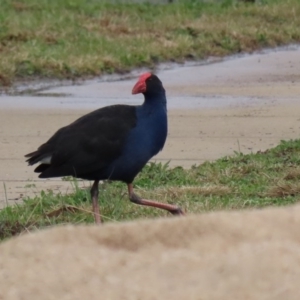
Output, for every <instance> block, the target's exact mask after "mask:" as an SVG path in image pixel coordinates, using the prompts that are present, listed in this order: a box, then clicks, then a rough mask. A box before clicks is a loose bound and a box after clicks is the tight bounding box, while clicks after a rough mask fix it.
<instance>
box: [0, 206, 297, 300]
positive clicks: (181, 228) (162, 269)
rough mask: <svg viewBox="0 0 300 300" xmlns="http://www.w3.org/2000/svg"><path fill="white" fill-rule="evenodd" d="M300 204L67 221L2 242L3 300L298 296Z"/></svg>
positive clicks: (291, 299)
mask: <svg viewBox="0 0 300 300" xmlns="http://www.w3.org/2000/svg"><path fill="white" fill-rule="evenodd" d="M299 227H300V206H299V205H298V206H293V207H290V208H287V207H285V208H282V207H281V208H276V209H275V208H272V209H270V208H269V209H264V210H260V211H259V210H256V211H243V212H218V213H209V214H203V215H196V216H187V217H179V218H164V219H160V220H149V221H139V222H138V221H135V222H130V223H127V224H126V223H122V224H112V223H111V224H107V225H105V226H103V227H101V228H99V227H97V226H77V227H75V226H67V227H56V228H52V229H51V230H47V231H42V232H37V233H33V234H32V233H30V234H26V235H24V236H21V237H19V238H17V239H11V240H9V241H8V242H5V243H2V244H0V299H3V300H4V299H5V300H21V299H30V300H48V299H49V300H57V299H60V300H77V299H78V300H79V299H80V300H82V299H109V300H120V299H124V300H126V299H128V300H129V299H130V300H138V299H143V300H156V299H164V300H167V299H174V300H182V299H187V300H198V299H199V300H200V299H201V300H217V299H218V300H233V299H245V300H246V299H247V300H283V299H288V300H298V299H300V289H299V282H300V231H299Z"/></svg>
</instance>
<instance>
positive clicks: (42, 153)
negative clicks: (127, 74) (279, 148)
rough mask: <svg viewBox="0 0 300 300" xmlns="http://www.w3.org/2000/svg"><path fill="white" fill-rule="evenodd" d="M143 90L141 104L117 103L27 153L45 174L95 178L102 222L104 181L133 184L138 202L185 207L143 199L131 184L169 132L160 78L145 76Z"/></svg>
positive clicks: (140, 85)
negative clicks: (101, 185) (100, 190)
mask: <svg viewBox="0 0 300 300" xmlns="http://www.w3.org/2000/svg"><path fill="white" fill-rule="evenodd" d="M139 93H143V94H144V98H145V100H144V103H143V104H142V105H137V106H131V105H112V106H107V107H103V108H100V109H98V110H95V111H93V112H91V113H89V114H87V115H84V116H83V117H81V118H79V119H78V120H76V121H75V122H73V123H71V124H70V125H68V126H66V127H62V128H61V129H59V130H58V131H57V132H56V133H55V134H54V135H53V136H52V137H51V138H50V139H49V140H48V141H47V142H46V143H45V144H43V145H41V146H40V147H39V148H38V150H37V151H34V152H32V153H29V154H27V155H25V157H28V159H27V162H28V164H29V165H34V164H36V163H40V165H39V166H38V167H37V168H36V169H35V170H34V171H35V172H36V173H40V175H39V177H40V178H50V177H61V176H73V177H77V178H82V179H87V180H94V184H93V186H92V188H91V198H92V203H93V213H94V218H95V222H96V223H97V224H99V223H101V216H100V211H99V204H98V185H99V181H100V180H105V179H109V180H119V181H123V182H125V183H126V184H127V186H128V193H129V199H130V201H132V202H133V203H136V204H140V205H146V206H152V207H157V208H161V209H165V210H167V211H169V212H170V213H172V214H174V215H183V211H182V210H181V209H180V208H179V207H177V206H175V205H170V204H164V203H159V202H156V201H152V200H146V199H141V198H140V197H139V196H137V195H136V194H135V193H134V192H133V185H132V182H133V180H134V178H135V176H136V175H137V174H138V173H139V172H140V171H141V169H142V168H143V167H144V166H145V164H146V163H147V162H148V161H149V160H150V159H151V158H152V157H153V156H154V155H156V154H157V153H158V152H159V151H160V150H162V148H163V146H164V144H165V141H166V137H167V130H168V122H167V99H166V93H165V89H164V87H163V85H162V83H161V81H160V80H159V79H158V77H157V76H156V75H154V74H151V73H145V74H143V75H141V76H140V78H139V80H138V82H137V83H136V84H135V86H134V87H133V89H132V94H139Z"/></svg>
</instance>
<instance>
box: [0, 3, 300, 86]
mask: <svg viewBox="0 0 300 300" xmlns="http://www.w3.org/2000/svg"><path fill="white" fill-rule="evenodd" d="M263 3H264V4H259V3H257V4H247V3H241V2H236V1H232V2H231V1H216V3H214V2H206V3H205V2H203V3H202V2H201V1H199V2H195V1H188V0H186V1H178V3H172V4H169V5H151V4H115V5H114V4H105V3H104V2H102V1H93V2H91V1H89V2H87V1H83V0H74V1H72V2H69V1H58V0H53V1H38V0H26V1H25V0H23V1H21V0H20V1H10V0H1V11H0V28H1V31H0V54H1V55H0V82H2V84H3V85H7V84H10V83H11V82H12V81H13V80H15V79H16V78H24V77H26V78H28V77H34V78H35V77H37V76H39V77H40V76H42V77H56V78H75V77H78V76H98V75H101V74H103V73H104V72H126V71H128V70H130V69H132V68H134V67H140V66H148V67H154V66H155V64H156V63H157V62H162V61H171V60H176V61H183V60H185V59H187V58H188V59H201V58H205V57H207V56H211V55H213V56H223V55H228V54H231V53H239V52H249V51H253V50H256V49H258V48H262V47H273V46H277V45H283V44H288V43H294V42H299V41H300V32H299V30H298V28H299V27H300V18H298V16H299V15H300V2H299V1H298V0H278V1H271V0H269V1H264V2H263Z"/></svg>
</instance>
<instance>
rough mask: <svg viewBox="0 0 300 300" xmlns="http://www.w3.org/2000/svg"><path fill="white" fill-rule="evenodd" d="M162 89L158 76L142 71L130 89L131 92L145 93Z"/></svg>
mask: <svg viewBox="0 0 300 300" xmlns="http://www.w3.org/2000/svg"><path fill="white" fill-rule="evenodd" d="M161 90H163V91H164V88H163V86H162V83H161V81H160V80H159V79H158V77H157V76H156V75H154V74H152V73H149V72H147V73H144V74H142V75H141V76H140V78H139V80H138V82H137V83H136V84H135V85H134V87H133V89H132V94H133V95H135V94H139V93H143V94H147V93H155V92H159V91H161Z"/></svg>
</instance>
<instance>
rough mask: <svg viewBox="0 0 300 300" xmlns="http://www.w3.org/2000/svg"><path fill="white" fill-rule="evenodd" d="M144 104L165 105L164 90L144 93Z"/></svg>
mask: <svg viewBox="0 0 300 300" xmlns="http://www.w3.org/2000/svg"><path fill="white" fill-rule="evenodd" d="M144 97H145V100H144V104H143V105H144V106H152V107H153V106H163V107H166V106H167V98H166V93H165V91H159V92H152V93H145V94H144Z"/></svg>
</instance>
